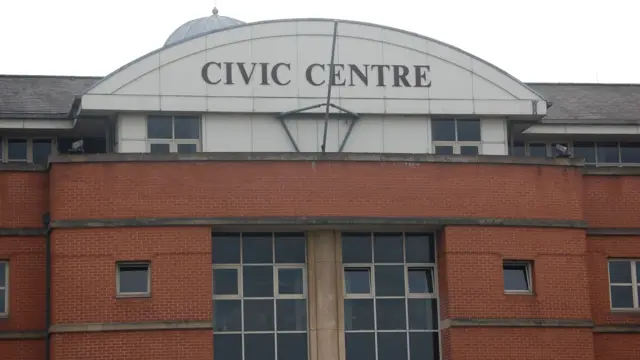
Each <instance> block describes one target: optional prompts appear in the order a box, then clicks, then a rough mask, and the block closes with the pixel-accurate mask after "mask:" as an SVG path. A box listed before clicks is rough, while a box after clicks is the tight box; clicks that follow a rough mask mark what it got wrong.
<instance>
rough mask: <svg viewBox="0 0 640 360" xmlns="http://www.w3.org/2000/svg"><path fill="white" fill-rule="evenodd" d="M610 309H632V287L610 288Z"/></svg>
mask: <svg viewBox="0 0 640 360" xmlns="http://www.w3.org/2000/svg"><path fill="white" fill-rule="evenodd" d="M611 307H612V308H619V309H622V308H632V307H633V287H632V286H631V285H629V286H611Z"/></svg>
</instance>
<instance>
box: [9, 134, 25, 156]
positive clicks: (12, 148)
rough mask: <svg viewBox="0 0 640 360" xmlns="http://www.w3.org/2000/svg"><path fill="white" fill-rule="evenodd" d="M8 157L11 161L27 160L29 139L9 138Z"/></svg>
mask: <svg viewBox="0 0 640 360" xmlns="http://www.w3.org/2000/svg"><path fill="white" fill-rule="evenodd" d="M8 146H9V148H8V151H7V157H8V159H9V161H26V160H27V140H19V139H9V141H8Z"/></svg>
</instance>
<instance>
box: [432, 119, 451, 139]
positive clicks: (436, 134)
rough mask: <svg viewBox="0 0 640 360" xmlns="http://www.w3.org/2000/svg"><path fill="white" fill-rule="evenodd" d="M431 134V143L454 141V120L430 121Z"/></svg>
mask: <svg viewBox="0 0 640 360" xmlns="http://www.w3.org/2000/svg"><path fill="white" fill-rule="evenodd" d="M431 132H432V139H433V141H455V140H456V124H455V120H454V119H433V120H431Z"/></svg>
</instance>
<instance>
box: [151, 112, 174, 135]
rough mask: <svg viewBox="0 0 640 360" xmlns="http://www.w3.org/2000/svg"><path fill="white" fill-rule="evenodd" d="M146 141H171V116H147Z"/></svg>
mask: <svg viewBox="0 0 640 360" xmlns="http://www.w3.org/2000/svg"><path fill="white" fill-rule="evenodd" d="M147 138H148V139H172V138H173V119H172V118H171V116H149V118H148V119H147Z"/></svg>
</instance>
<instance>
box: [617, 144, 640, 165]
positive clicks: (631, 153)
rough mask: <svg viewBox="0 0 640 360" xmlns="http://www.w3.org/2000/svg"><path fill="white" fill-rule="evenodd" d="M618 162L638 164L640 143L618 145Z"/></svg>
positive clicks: (639, 161) (639, 162) (639, 160)
mask: <svg viewBox="0 0 640 360" xmlns="http://www.w3.org/2000/svg"><path fill="white" fill-rule="evenodd" d="M620 161H621V162H623V163H635V164H640V143H638V142H623V143H620Z"/></svg>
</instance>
